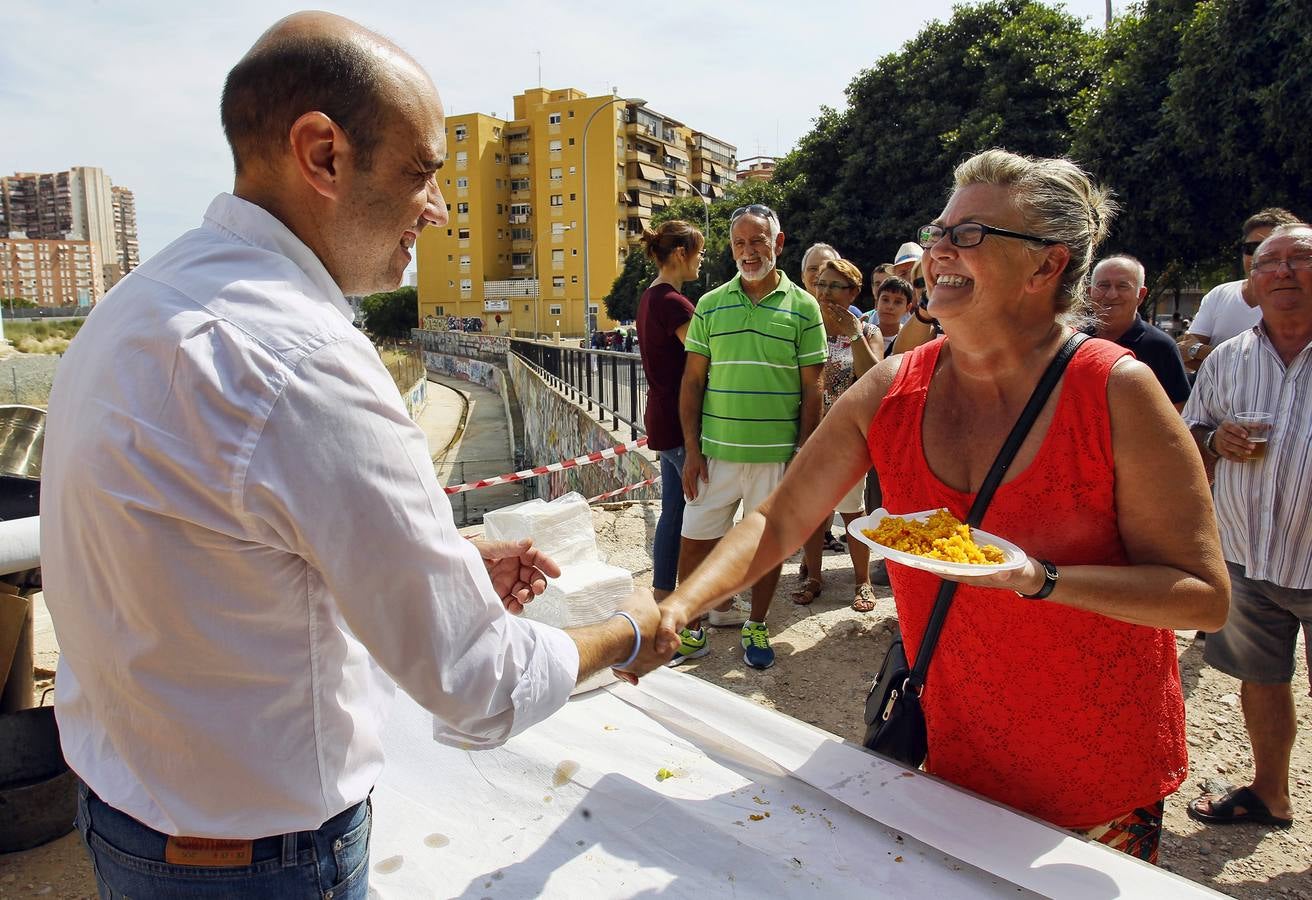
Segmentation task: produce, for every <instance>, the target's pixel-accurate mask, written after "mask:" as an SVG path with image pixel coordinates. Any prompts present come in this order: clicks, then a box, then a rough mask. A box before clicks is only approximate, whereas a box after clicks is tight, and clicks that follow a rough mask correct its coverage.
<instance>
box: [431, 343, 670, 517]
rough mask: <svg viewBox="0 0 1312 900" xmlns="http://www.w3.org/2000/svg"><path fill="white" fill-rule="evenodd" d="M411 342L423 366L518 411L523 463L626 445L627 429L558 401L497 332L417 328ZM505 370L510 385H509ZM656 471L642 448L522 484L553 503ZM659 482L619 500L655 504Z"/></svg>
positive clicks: (562, 399)
mask: <svg viewBox="0 0 1312 900" xmlns="http://www.w3.org/2000/svg"><path fill="white" fill-rule="evenodd" d="M412 336H413V338H414V340H415V341H416V342H417V343H418V344H419V346H420V348H422V350H423V354H424V365H425V366H426V367H427V368H428V369H429V371H432V372H440V373H442V374H445V375H451V376H453V377H455V378H462V379H464V380H466V381H472V382H474V383H476V384H481V385H483V386H484V387H488V388H491V389H492V390H495V391H497V392H498V393H500V394H501V396H502V398H503V401H504V402H505V403H506V404H507V419H509V418H510V413H511V411H512V410H511V406H512V405H513V406H514V407H517V409H518V411H519V414H520V416H521V417H522V420H523V444H524V452H523V457H524V459H525V461H526V462H525V466H526V467H531V466H540V465H548V464H550V463H556V462H561V461H562V460H566V459H573V458H574V457H576V456H582V455H583V454H585V453H594V452H596V451H598V450H604V449H606V448H608V447H614V446H616V445H618V444H623V443H627V442H628V441H629V440H631V438H630V436H629V433H628V431H627V429H626V430H625V431H624V432H622V433H621V432H612V431H611V430H610V429H609V428H607V427H606V425H605V424H604V423H600V422H598V421H597V420H596V419H594V418H593V417H592V416H590V415H589V414H588V413H587V411H586V410H584V409H583V408H582V407H580V406H578V405H577V404H575V403H573V402H572V401H570V400H569V399H567V398H566V397H564V396H562V395H561V394H560V393H558V392H557V391H556V390H554V389H553V388H552V387H551V386H550V385H548V384H547V383H546V382H545V381H543V380H542V378H541V377H539V376H538V375H537V374H536V373H535V372H534V371H533V370H532V369H531V368H529V367H528V366H527V365H525V364H524V363H522V362H521V361H520V360H519V358H518V357H516V356H514V355H513V354H511V353H510V341H509V340H508V339H507V338H504V337H501V336H499V335H486V334H466V333H460V332H435V331H423V330H421V329H415V330H414V331H413V332H412ZM507 373H508V383H507ZM659 473H660V463H659V462H658V461H657V459H656V454H654V453H650V452H648V451H646V450H640V451H635V452H630V453H625V454H622V455H620V456H618V457H616V458H614V459H605V460H602V461H601V462H597V463H592V464H591V465H588V466H581V467H579V468H575V469H567V470H565V471H563V472H552V473H550V474H547V475H542V476H539V477H537V478H534V479H532V480H531V481H529V482H526V484H528V485H529V489H530V490H531V491H534V492H535V495H536V496H539V497H545V498H547V499H554V498H556V497H559V496H561V495H562V494H566V493H569V492H570V491H578V492H579V493H580V494H582V495H583V496H584V497H595V496H597V495H598V494H602V493H605V492H606V491H612V490H615V489H616V488H621V487H625V486H626V485H630V484H635V483H637V482H639V481H645V480H646V479H648V478H652V477H654V476H655V475H657V474H659ZM659 498H660V485H659V484H657V485H651V486H648V487H645V488H641V489H639V490H636V491H631V492H629V493H627V494H622V495H620V496H619V497H616V498H615V499H616V500H617V501H618V500H643V499H659Z"/></svg>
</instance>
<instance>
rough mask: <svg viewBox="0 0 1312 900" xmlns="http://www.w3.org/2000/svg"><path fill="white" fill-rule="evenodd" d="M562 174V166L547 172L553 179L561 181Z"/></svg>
mask: <svg viewBox="0 0 1312 900" xmlns="http://www.w3.org/2000/svg"><path fill="white" fill-rule="evenodd" d="M561 174H562V173H561V170H560V167H559V166H556V167H555V168H554V169H551V170H550V171H549V172H548V173H547V177H548V178H550V179H551V180H552V181H560V178H561Z"/></svg>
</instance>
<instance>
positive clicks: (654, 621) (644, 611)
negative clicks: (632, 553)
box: [579, 588, 688, 684]
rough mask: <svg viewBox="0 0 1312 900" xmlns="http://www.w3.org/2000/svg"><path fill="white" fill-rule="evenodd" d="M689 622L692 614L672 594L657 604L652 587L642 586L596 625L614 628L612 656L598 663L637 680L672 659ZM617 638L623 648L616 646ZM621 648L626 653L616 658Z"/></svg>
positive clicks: (630, 680) (617, 673)
mask: <svg viewBox="0 0 1312 900" xmlns="http://www.w3.org/2000/svg"><path fill="white" fill-rule="evenodd" d="M687 622H688V617H687V616H684V615H683V614H682V606H681V604H679V603H678V601H676V600H674V599H673V598H670V599H668V600H666V602H665V603H664V604H662V605H660V606H657V605H656V601H655V600H654V599H653V598H652V595H651V591H649V590H647V589H646V588H638V589H637V590H635V591H634V592H633V593H632V594H630V595H629V596H628V598H627V599H625V601H624V602H623V603H622V604H620V608H619V610H617V611H616V612H615V613H613V614H612V615H611V617H610V619H609V620H608V621H606V622H604V623H602V625H599V626H594V627H602V626H605V627H606V628H607V629H608V630H609V632H610V636H609V638H608V642H609V647H608V649H609V651H610V652H609V654H608V656H609V660H608V662H603V663H601V664H600V665H598V668H601V667H602V666H604V665H606V664H609V665H610V667H611V670H612V671H613V672H614V673H615V675H616V677H618V678H622V679H624V680H625V681H627V682H629V684H637V683H638V676H640V675H646V674H647V673H648V672H650V671H652V670H653V669H656V668H659V667H660V666H663V665H665V664H666V663H668V662H669V661H670V657H672V656H673V655H674V651H675V650H677V649H679V640H680V638H679V632H680V630H682V629H683V628H684V626H685V625H686V624H687ZM616 641H618V648H619V649H616V643H615V642H616ZM581 651H582V647H581V646H580V654H579V678H580V679H581V678H583V676H584V671H583V666H584V662H583V654H582V652H581ZM619 652H622V653H624V654H626V655H624V656H623V658H622V659H621V661H619V662H616V661H615V660H614V656H615V654H616V653H619Z"/></svg>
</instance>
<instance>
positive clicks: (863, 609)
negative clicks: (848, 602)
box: [852, 584, 875, 613]
mask: <svg viewBox="0 0 1312 900" xmlns="http://www.w3.org/2000/svg"><path fill="white" fill-rule="evenodd" d="M852 609H854V610H856V611H857V612H860V613H868V612H874V610H875V590H874V588H872V587H871V586H870V585H868V584H863V585H861V586H860V587H859V588H857V589H856V599H855V600H853V601H852Z"/></svg>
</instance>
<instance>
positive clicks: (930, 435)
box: [662, 150, 1229, 859]
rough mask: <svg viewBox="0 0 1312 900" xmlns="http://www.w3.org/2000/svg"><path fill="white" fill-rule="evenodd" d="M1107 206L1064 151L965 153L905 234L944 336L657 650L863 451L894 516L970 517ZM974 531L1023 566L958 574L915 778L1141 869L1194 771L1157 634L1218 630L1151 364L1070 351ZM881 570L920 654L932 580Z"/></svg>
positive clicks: (753, 566)
mask: <svg viewBox="0 0 1312 900" xmlns="http://www.w3.org/2000/svg"><path fill="white" fill-rule="evenodd" d="M1112 214H1113V205H1112V203H1111V201H1110V199H1109V197H1108V195H1107V194H1106V192H1105V191H1103V190H1102V189H1101V188H1099V187H1097V186H1095V185H1094V184H1092V183H1091V181H1090V180H1089V178H1088V177H1087V176H1086V175H1085V174H1084V172H1082V171H1081V170H1080V169H1079V168H1078V167H1077V166H1076V165H1074V164H1073V163H1071V162H1070V161H1068V160H1035V159H1027V158H1024V157H1020V156H1016V155H1014V154H1011V153H1007V152H1005V151H1002V150H990V151H987V152H985V153H982V154H979V155H978V156H975V157H973V158H972V159H970V160H967V161H966V162H965V163H963V164H962V165H961V166H960V167H959V168H958V169H957V171H956V177H955V187H954V190H953V192H952V195H951V197H950V199H949V201H948V204H947V206H946V208H945V209H944V210H943V212H942V214H941V215H939V217H938V218H936V219H935V220H934V222H933V223H932V224H930V225H927V226H925V227H924V228H923V229H922V230H921V235H920V236H921V243H922V245H923V246H924V247H925V257H924V268H925V274H926V281H927V283H928V284H929V286H930V301H929V313H930V315H932V316H933V317H934V318H936V319H938V321H939V322H940V323H941V324H942V327H943V331H944V334H945V337H943V338H939V339H937V340H934V341H931V342H929V343H927V344H924V345H923V346H920V347H917V348H916V349H915V350H913V351H911V352H909V353H906V354H901V355H898V356H893V357H891V358H889V359H887V360H884V361H883V362H882V363H880V364H879V365H878V366H876V367H875V369H873V370H872V372H871V373H870V374H869V375H868V376H867V377H866V378H864V379H862V380H861V381H859V382H858V383H857V384H855V385H853V386H852V388H851V389H850V390H848V391H847V392H846V393H845V394H844V395H843V397H842V398H841V399H840V400H839V401H838V403H836V404H835V405H834V408H833V410H832V411H831V412H830V414H829V415H828V416H826V417H825V419H824V421H823V423H822V425H821V427H820V428H819V429H818V430H817V431H816V433H815V435H814V436H813V437H812V439H811V440H809V441H807V443H806V446H805V447H804V448H803V449H802V452H801V453H800V454H799V456H798V458H797V459H796V460H795V462H794V464H793V465H791V466H790V467H789V470H788V474H787V476H786V477H785V478H784V481H783V483H782V484H781V485H780V486H779V488H778V489H777V490H776V491H775V493H774V494H773V495H772V496H771V497H770V498H769V499H768V500H766V502H765V503H763V504H762V505H761V506H760V508H759V509H758V510H757V511H756V512H754V513H753V514H752V515H750V516H748V517H746V518H745V519H744V520H743V522H742V523H741V524H740V525H739V527H738V528H736V529H735V530H734V531H731V532H730V533H729V535H728V536H726V537H725V538H724V539H723V540H722V541H721V542H720V546H719V548H718V549H717V550H716V552H715V553H714V554H713V555H712V556H711V557H710V558H709V559H708V560H707V561H706V563H704V564H703V566H702V567H701V568H700V569H698V571H697V573H696V575H694V576H693V577H692V578H690V579H688V582H687V584H685V585H681V586H680V588H679V590H678V591H676V592H675V593H674V594H673V595H672V596H671V597H670V598H669V600H667V601H666V604H665V605H664V606H663V607H662V609H663V610H664V619H665V625H666V628H665V630H664V631H663V634H662V639H663V640H665V641H666V642H669V640H670V629H671V628H674V627H677V626H678V624H679V622H680V620H681V618H682V617H684V616H692V615H696V614H697V613H698V612H699V611H700V610H704V609H706V608H709V606H710V605H713V604H714V603H715V602H716V601H717V600H718V599H719V598H721V597H725V596H728V595H729V594H732V593H733V592H734V591H735V590H737V589H739V588H740V587H742V586H744V585H747V584H751V583H752V582H753V580H755V579H756V578H757V577H759V576H760V575H761V574H762V573H763V572H764V571H765V570H766V569H768V568H769V567H771V566H773V565H775V564H777V563H778V562H779V561H780V560H781V559H783V558H784V557H786V556H787V555H788V554H789V553H791V552H792V551H793V550H794V549H795V548H796V547H797V546H798V544H800V543H801V542H802V540H803V539H804V538H805V537H806V535H807V533H808V531H809V530H810V529H812V528H814V526H815V523H816V522H817V521H818V520H819V519H820V517H821V516H823V515H824V513H825V511H826V510H829V509H831V508H832V507H833V504H834V502H835V501H836V500H837V499H838V498H839V497H840V496H842V495H843V494H844V493H845V491H846V490H847V489H848V488H849V487H850V486H851V485H852V484H854V483H855V482H856V481H857V479H859V478H860V477H861V476H862V473H863V472H864V471H865V470H866V468H867V467H868V466H869V464H870V462H871V461H873V462H874V465H875V467H876V468H877V469H878V470H879V473H880V475H881V479H880V480H881V483H882V484H884V485H885V487H884V504H885V506H886V507H887V508H888V509H889V510H890V511H892V512H894V513H909V512H915V511H919V510H925V509H933V508H935V507H947V508H948V509H949V510H951V511H952V513H953V514H954V515H956V516H957V517H958V518H961V519H964V518H965V516H966V512H967V510H968V509H969V507H970V504H971V502H972V500H973V499H974V496H975V492H976V491H978V489H979V487H980V484H981V482H982V481H983V479H984V477H985V475H986V473H987V472H988V470H989V468H990V466H991V465H992V462H993V459H994V457H995V456H996V455H997V452H998V449H999V448H1000V447H1001V445H1002V443H1003V441H1004V439H1005V438H1006V435H1007V433H1008V431H1009V430H1010V429H1011V427H1012V425H1013V424H1014V423H1015V421H1016V419H1017V418H1018V417H1019V415H1020V411H1021V409H1022V407H1023V406H1024V405H1025V403H1026V401H1027V400H1028V399H1029V396H1030V394H1031V393H1032V391H1033V390H1034V387H1035V384H1036V383H1037V382H1038V379H1039V377H1040V375H1041V374H1042V372H1043V371H1044V369H1045V368H1046V367H1047V365H1048V363H1049V362H1050V361H1051V360H1052V358H1053V357H1054V356H1055V355H1056V353H1057V350H1058V348H1059V347H1060V346H1061V344H1062V343H1063V342H1064V341H1065V340H1066V338H1067V337H1068V336H1069V335H1070V334H1071V332H1072V325H1077V324H1078V323H1079V319H1080V314H1081V313H1082V312H1083V304H1084V302H1085V301H1084V296H1083V295H1084V281H1085V276H1086V274H1087V272H1088V271H1089V269H1090V266H1091V264H1092V262H1093V260H1094V249H1095V248H1096V246H1097V245H1098V243H1099V242H1100V240H1101V239H1102V237H1103V236H1104V235H1105V233H1106V231H1107V228H1108V225H1109V222H1110V220H1111V217H1112ZM981 527H982V528H983V529H984V530H986V531H989V532H992V533H994V534H998V535H1001V536H1003V537H1005V538H1007V539H1009V540H1011V541H1012V542H1014V543H1016V544H1018V545H1019V546H1021V547H1023V548H1024V549H1025V550H1026V552H1027V553H1028V554H1029V558H1028V560H1027V562H1026V565H1025V566H1024V567H1023V568H1021V569H1018V570H1014V571H1011V572H1007V573H1001V574H994V575H990V576H985V577H979V576H976V577H974V578H971V579H961V580H962V581H963V584H962V586H961V588H960V589H959V590H958V591H957V594H956V598H955V600H954V601H953V605H952V608H951V613H950V614H949V616H948V618H947V622H946V624H945V626H944V628H943V631H942V635H941V638H940V641H939V644H938V647H937V650H936V652H935V654H934V658H933V661H932V664H931V665H930V668H929V674H928V678H927V684H926V687H925V693H924V696H923V698H922V703H923V704H924V708H925V716H926V722H927V726H928V732H929V757H928V760H927V761H926V763H925V767H926V769H927V770H928V771H930V772H932V773H934V774H936V775H940V776H942V777H943V778H946V779H948V780H950V781H952V782H954V783H956V784H959V785H962V786H963V787H966V788H969V789H970V790H972V791H976V792H978V793H980V794H983V795H985V796H988V797H991V798H993V799H996V800H998V801H1001V802H1003V803H1006V804H1008V805H1010V806H1013V807H1016V808H1018V809H1020V810H1023V811H1025V812H1028V813H1031V814H1033V815H1036V816H1039V817H1041V818H1043V819H1046V820H1047V821H1049V822H1052V823H1053V824H1055V825H1059V826H1062V827H1065V828H1070V829H1076V830H1080V831H1084V832H1087V833H1089V834H1091V835H1092V836H1094V837H1095V838H1097V839H1099V840H1103V841H1104V842H1105V843H1109V844H1112V845H1113V846H1118V847H1120V848H1121V849H1125V850H1127V851H1129V852H1133V853H1135V854H1136V855H1138V856H1141V857H1143V858H1150V859H1151V858H1155V855H1156V839H1157V835H1158V834H1159V833H1160V822H1161V809H1162V800H1163V798H1164V797H1166V796H1167V795H1168V794H1170V793H1172V792H1173V791H1174V790H1175V789H1176V788H1177V787H1178V786H1179V785H1180V783H1181V782H1182V781H1183V779H1184V777H1185V774H1186V766H1187V753H1186V745H1185V735H1184V704H1183V699H1182V696H1181V690H1180V678H1179V672H1178V669H1177V666H1176V657H1175V640H1174V636H1173V635H1172V630H1173V629H1189V630H1194V629H1203V630H1215V629H1217V628H1219V627H1220V626H1221V624H1222V623H1223V622H1224V621H1225V617H1226V612H1227V607H1228V599H1227V598H1228V595H1229V583H1228V579H1227V577H1226V571H1225V565H1224V563H1223V561H1222V557H1221V552H1220V545H1219V539H1218V537H1217V530H1216V524H1215V519H1214V517H1213V512H1212V504H1211V498H1210V495H1209V494H1208V490H1207V481H1206V478H1205V476H1204V473H1203V466H1202V462H1201V460H1200V459H1199V456H1198V452H1197V449H1196V448H1195V447H1194V445H1193V443H1192V441H1191V439H1190V437H1189V433H1188V431H1187V430H1186V429H1185V427H1184V425H1183V424H1182V422H1181V420H1180V417H1179V416H1178V415H1177V414H1176V412H1175V410H1174V409H1173V408H1172V406H1171V404H1170V401H1169V400H1168V399H1167V397H1166V395H1165V393H1163V391H1162V390H1161V387H1160V386H1159V385H1158V383H1157V381H1156V379H1155V378H1154V377H1153V374H1152V371H1151V370H1150V369H1148V367H1147V366H1145V365H1143V364H1141V363H1139V362H1137V361H1135V360H1134V359H1133V357H1132V356H1130V355H1129V354H1128V353H1127V352H1125V351H1124V350H1121V349H1120V348H1118V347H1117V346H1116V345H1114V344H1110V343H1107V342H1105V341H1100V340H1090V341H1088V342H1086V344H1085V345H1084V346H1083V347H1082V348H1081V349H1080V351H1079V352H1078V353H1077V354H1076V356H1075V359H1074V360H1073V361H1072V362H1071V364H1070V366H1069V368H1068V369H1067V370H1066V373H1065V375H1064V376H1063V378H1062V380H1061V382H1060V383H1059V384H1058V386H1057V389H1056V390H1055V391H1054V392H1053V394H1052V396H1051V398H1050V399H1049V400H1048V403H1047V405H1046V407H1045V408H1044V410H1043V411H1042V412H1041V413H1040V415H1039V418H1038V420H1037V421H1036V422H1035V424H1034V427H1033V428H1032V429H1031V431H1030V433H1029V436H1028V438H1027V439H1026V440H1025V442H1024V443H1023V444H1022V445H1021V448H1020V451H1019V453H1018V454H1017V456H1016V459H1015V461H1014V462H1013V464H1012V465H1011V467H1010V469H1009V470H1008V473H1007V476H1006V478H1005V480H1004V481H1003V483H1002V485H1001V487H1000V488H999V489H998V491H997V494H996V495H995V497H994V499H993V502H992V504H991V505H990V506H989V509H988V513H987V515H986V516H985V518H984V521H983V523H982V525H981ZM888 571H889V576H890V579H891V581H892V585H893V592H894V596H895V598H896V602H897V609H898V618H899V620H900V623H901V627H902V635H903V638H904V640H905V642H906V650H907V655H908V658H914V656H915V652H916V649H917V648H918V646H919V642H920V640H921V637H922V636H923V634H924V631H925V626H926V623H927V621H928V617H929V611H930V608H931V607H932V606H933V603H934V596H935V593H936V591H937V587H938V583H939V581H938V576H935V575H930V574H927V573H925V572H923V571H919V570H915V569H910V568H907V567H905V566H901V565H898V564H896V563H892V562H890V563H889V564H888ZM1054 576H1055V577H1054ZM1038 594H1041V595H1042V599H1027V598H1026V597H1025V596H1023V595H1038ZM875 663H876V660H871V665H872V666H873V665H874V664H875Z"/></svg>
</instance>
